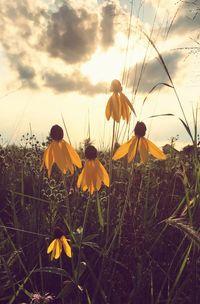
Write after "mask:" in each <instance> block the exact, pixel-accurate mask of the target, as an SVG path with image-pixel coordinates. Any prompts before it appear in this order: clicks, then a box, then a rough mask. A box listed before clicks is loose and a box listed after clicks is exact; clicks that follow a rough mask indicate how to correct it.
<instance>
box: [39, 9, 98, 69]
mask: <svg viewBox="0 0 200 304" xmlns="http://www.w3.org/2000/svg"><path fill="white" fill-rule="evenodd" d="M97 30H98V16H97V14H96V13H92V12H89V11H87V10H86V9H84V8H82V9H74V8H72V7H71V6H70V5H68V4H67V3H65V4H63V5H62V6H61V7H60V8H59V9H58V11H56V12H54V13H52V15H51V18H50V20H49V23H48V28H47V32H46V34H45V40H44V41H45V43H46V50H47V51H48V52H49V54H50V55H51V56H53V57H57V58H61V59H63V60H64V61H65V62H67V63H70V64H73V63H78V62H82V61H86V60H88V59H89V58H90V56H91V55H92V54H93V52H94V51H95V49H96V47H97Z"/></svg>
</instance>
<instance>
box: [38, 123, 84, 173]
mask: <svg viewBox="0 0 200 304" xmlns="http://www.w3.org/2000/svg"><path fill="white" fill-rule="evenodd" d="M63 135H64V134H63V129H62V128H61V127H60V126H58V125H55V126H53V127H52V128H51V131H50V136H51V138H52V139H53V141H52V142H51V143H50V144H49V146H48V147H47V149H46V150H45V151H44V155H43V161H42V165H41V169H42V168H43V167H44V166H45V167H46V168H47V170H48V176H49V177H50V175H51V170H52V167H53V164H54V163H56V164H57V166H58V168H59V169H60V170H61V171H62V173H64V174H66V172H67V170H69V171H70V172H71V174H73V173H74V165H75V166H77V167H78V168H81V167H82V164H81V160H80V157H79V156H78V154H77V153H76V151H75V150H74V149H73V147H72V146H71V145H70V144H68V143H67V142H66V141H65V140H64V139H63Z"/></svg>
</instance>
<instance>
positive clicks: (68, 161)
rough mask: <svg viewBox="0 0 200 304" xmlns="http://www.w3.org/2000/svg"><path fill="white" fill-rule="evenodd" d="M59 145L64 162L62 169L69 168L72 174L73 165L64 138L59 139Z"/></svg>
mask: <svg viewBox="0 0 200 304" xmlns="http://www.w3.org/2000/svg"><path fill="white" fill-rule="evenodd" d="M59 145H60V149H61V151H62V154H63V158H64V163H65V169H64V170H66V171H67V170H69V171H70V172H71V174H74V166H73V162H72V159H71V155H70V153H69V151H68V149H67V146H66V142H65V141H64V140H61V141H60V143H59Z"/></svg>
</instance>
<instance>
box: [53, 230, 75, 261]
mask: <svg viewBox="0 0 200 304" xmlns="http://www.w3.org/2000/svg"><path fill="white" fill-rule="evenodd" d="M54 237H55V239H54V240H53V241H52V242H51V244H50V245H49V247H48V248H47V253H51V261H52V260H53V259H56V260H57V259H59V257H60V255H61V253H62V247H63V249H64V251H65V254H66V255H67V256H68V257H69V258H71V257H72V250H71V247H70V246H69V243H68V242H67V239H66V237H65V236H64V232H63V231H62V230H61V229H60V228H59V227H56V228H55V230H54Z"/></svg>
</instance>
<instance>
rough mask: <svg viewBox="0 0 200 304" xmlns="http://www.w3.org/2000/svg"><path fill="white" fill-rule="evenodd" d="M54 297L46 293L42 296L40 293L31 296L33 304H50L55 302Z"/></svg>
mask: <svg viewBox="0 0 200 304" xmlns="http://www.w3.org/2000/svg"><path fill="white" fill-rule="evenodd" d="M54 298H55V297H54V296H52V295H51V294H50V293H48V292H46V293H45V294H44V295H41V294H40V293H39V292H36V293H33V294H32V296H31V304H48V303H50V302H52V301H53V300H54Z"/></svg>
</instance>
